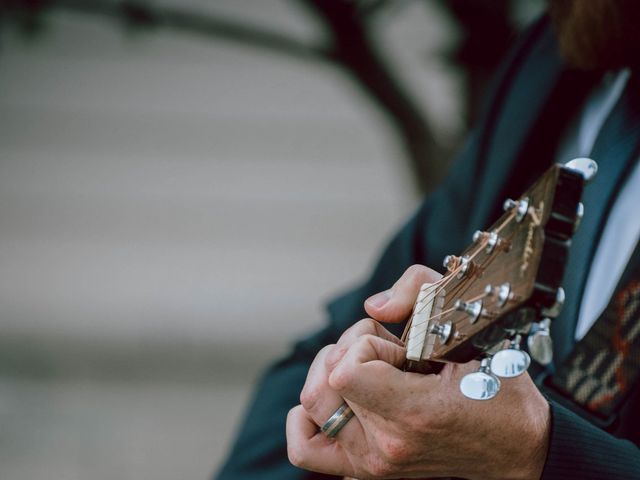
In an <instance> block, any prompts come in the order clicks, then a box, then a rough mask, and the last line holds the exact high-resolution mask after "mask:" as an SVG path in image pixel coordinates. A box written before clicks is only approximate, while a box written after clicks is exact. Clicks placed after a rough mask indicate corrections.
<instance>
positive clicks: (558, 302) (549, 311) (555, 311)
mask: <svg viewBox="0 0 640 480" xmlns="http://www.w3.org/2000/svg"><path fill="white" fill-rule="evenodd" d="M565 297H566V295H565V293H564V288H562V287H558V290H556V299H555V300H554V302H553V305H551V306H550V307H549V308H543V309H542V315H544V316H545V317H549V318H556V317H557V316H558V315H560V312H561V311H562V307H564V300H565Z"/></svg>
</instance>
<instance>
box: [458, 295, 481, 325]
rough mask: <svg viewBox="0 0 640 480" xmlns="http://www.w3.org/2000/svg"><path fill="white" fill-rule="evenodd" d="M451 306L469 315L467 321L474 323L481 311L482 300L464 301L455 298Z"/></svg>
mask: <svg viewBox="0 0 640 480" xmlns="http://www.w3.org/2000/svg"><path fill="white" fill-rule="evenodd" d="M453 308H455V309H456V310H458V311H460V312H464V313H466V314H467V315H469V321H470V322H471V323H475V322H476V320H478V317H480V314H481V313H482V300H476V301H475V302H465V301H463V300H456V303H455V304H454V305H453Z"/></svg>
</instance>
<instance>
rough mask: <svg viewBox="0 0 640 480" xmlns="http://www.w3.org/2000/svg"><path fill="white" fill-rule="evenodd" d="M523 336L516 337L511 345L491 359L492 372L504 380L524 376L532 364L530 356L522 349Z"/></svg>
mask: <svg viewBox="0 0 640 480" xmlns="http://www.w3.org/2000/svg"><path fill="white" fill-rule="evenodd" d="M520 340H521V336H520V335H516V336H515V338H514V339H513V340H512V341H511V345H509V347H508V348H505V349H504V350H500V351H499V352H497V353H496V354H495V355H493V357H492V358H491V372H492V373H493V374H494V375H497V376H499V377H504V378H512V377H517V376H518V375H522V374H523V373H524V372H525V371H526V370H527V368H529V365H530V364H531V357H529V354H528V353H527V352H525V351H523V350H521V349H520Z"/></svg>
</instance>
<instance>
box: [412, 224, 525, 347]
mask: <svg viewBox="0 0 640 480" xmlns="http://www.w3.org/2000/svg"><path fill="white" fill-rule="evenodd" d="M514 236H515V232H514V233H513V234H512V235H510V236H509V237H507V238H506V240H509V241H510V240H512V239H513V237H514ZM495 258H496V255H488V256H487V258H486V259H485V261H484V262H483V263H482V264H481V265H479V267H480V268H486V267H487V266H488V264H490V263H491V262H492V261H493V260H495ZM464 287H469V288H470V287H471V285H470V284H469V283H468V282H464V281H461V282H460V283H459V284H458V285H457V286H456V288H457V292H459V291H460V290H462V289H463V288H464ZM454 292H456V290H454ZM457 292H456V293H457ZM450 293H452V292H450ZM488 295H489V294H488V293H486V292H483V293H482V294H480V295H477V296H475V297H472V298H470V299H467V300H466V302H468V303H473V302H476V301H478V300H481V299H483V298H486V297H487V296H488ZM455 311H457V309H456V308H455V307H453V308H449V309H447V310H445V311H443V312H440V313H438V314H435V315H432V316H431V317H429V318H427V319H425V320H423V321H421V322H420V323H427V322H430V321H431V320H433V319H435V318H438V317H443V316H444V315H447V314H450V313H453V312H455ZM464 321H465V318H461V319H459V320H457V321H454V322H453V325H454V326H455V325H457V324H459V323H461V322H464ZM407 323H408V324H409V323H410V324H411V325H413V315H412V317H411V318H410V320H409V321H407ZM411 325H409V327H407V326H405V330H404V331H403V334H402V337H401V341H403V342H405V343H406V341H407V340H408V339H410V338H413V337H410V336H409V335H410V327H411Z"/></svg>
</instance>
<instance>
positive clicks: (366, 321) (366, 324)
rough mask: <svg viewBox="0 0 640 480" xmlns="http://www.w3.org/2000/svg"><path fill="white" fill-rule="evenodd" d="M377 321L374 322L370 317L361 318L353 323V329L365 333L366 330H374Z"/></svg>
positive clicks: (375, 329)
mask: <svg viewBox="0 0 640 480" xmlns="http://www.w3.org/2000/svg"><path fill="white" fill-rule="evenodd" d="M377 323H378V322H376V321H375V320H373V319H372V318H363V319H362V320H360V321H359V322H357V323H356V324H355V325H354V329H355V330H356V331H357V332H360V333H361V334H366V333H367V332H376V331H377Z"/></svg>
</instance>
